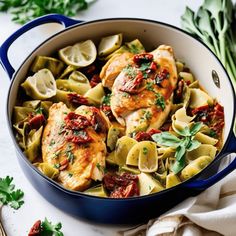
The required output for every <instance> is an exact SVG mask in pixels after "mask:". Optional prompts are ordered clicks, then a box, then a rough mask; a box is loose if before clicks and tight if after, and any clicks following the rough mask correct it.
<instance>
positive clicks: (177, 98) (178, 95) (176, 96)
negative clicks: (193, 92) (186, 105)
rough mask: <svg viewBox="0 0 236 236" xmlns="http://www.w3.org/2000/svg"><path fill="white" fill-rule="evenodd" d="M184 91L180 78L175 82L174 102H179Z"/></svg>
mask: <svg viewBox="0 0 236 236" xmlns="http://www.w3.org/2000/svg"><path fill="white" fill-rule="evenodd" d="M183 92H184V81H183V80H182V79H181V80H179V82H178V84H177V88H176V89H175V91H174V102H175V103H180V102H181V100H182V97H183Z"/></svg>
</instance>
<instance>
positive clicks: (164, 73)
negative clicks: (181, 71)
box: [155, 69, 170, 85]
mask: <svg viewBox="0 0 236 236" xmlns="http://www.w3.org/2000/svg"><path fill="white" fill-rule="evenodd" d="M169 77H170V72H169V71H168V70H167V69H163V70H161V71H159V72H158V73H157V74H156V77H155V81H156V84H157V85H161V83H162V82H163V80H165V79H168V78H169Z"/></svg>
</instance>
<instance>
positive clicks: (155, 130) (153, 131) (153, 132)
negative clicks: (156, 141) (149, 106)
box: [148, 129, 161, 136]
mask: <svg viewBox="0 0 236 236" xmlns="http://www.w3.org/2000/svg"><path fill="white" fill-rule="evenodd" d="M159 133H161V130H159V129H150V130H149V131H148V134H150V135H151V136H152V135H153V134H159Z"/></svg>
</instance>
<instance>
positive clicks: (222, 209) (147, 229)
mask: <svg viewBox="0 0 236 236" xmlns="http://www.w3.org/2000/svg"><path fill="white" fill-rule="evenodd" d="M234 158H235V154H231V155H229V156H227V157H226V158H224V160H223V161H222V162H221V165H220V169H222V168H224V167H225V166H227V165H229V163H230V162H231V161H232V160H233V159H234ZM119 234H120V235H123V236H142V235H147V236H179V235H181V236H202V235H204V236H213V235H226V236H235V235H236V170H235V171H233V172H232V173H231V174H229V175H228V176H227V177H226V178H224V179H223V180H221V181H219V182H218V183H217V184H215V185H214V186H212V187H210V188H209V189H207V190H205V191H204V192H202V193H201V194H199V195H198V196H196V197H190V198H188V199H186V200H185V201H183V202H182V203H180V204H178V205H177V206H176V207H174V208H172V209H171V210H169V211H168V212H166V213H164V214H163V215H161V216H160V217H159V218H158V219H152V220H150V221H149V222H148V224H146V225H141V226H138V227H135V228H133V229H129V230H126V231H123V232H119Z"/></svg>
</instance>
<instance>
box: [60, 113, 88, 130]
mask: <svg viewBox="0 0 236 236" xmlns="http://www.w3.org/2000/svg"><path fill="white" fill-rule="evenodd" d="M64 120H65V123H66V126H65V128H66V129H70V130H81V129H84V128H86V127H88V126H90V125H91V122H90V121H89V120H88V118H87V117H85V116H82V115H78V114H76V113H74V112H70V113H68V114H67V116H66V117H65V119H64Z"/></svg>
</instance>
